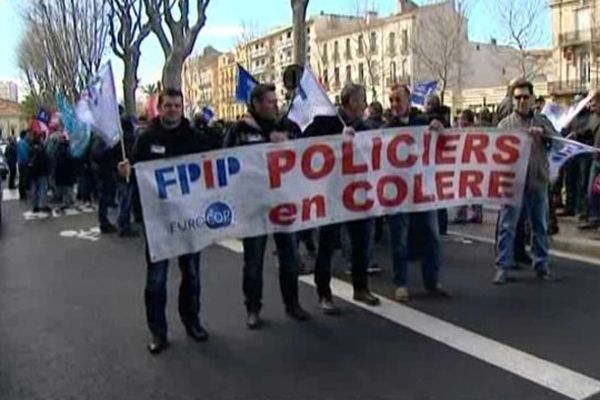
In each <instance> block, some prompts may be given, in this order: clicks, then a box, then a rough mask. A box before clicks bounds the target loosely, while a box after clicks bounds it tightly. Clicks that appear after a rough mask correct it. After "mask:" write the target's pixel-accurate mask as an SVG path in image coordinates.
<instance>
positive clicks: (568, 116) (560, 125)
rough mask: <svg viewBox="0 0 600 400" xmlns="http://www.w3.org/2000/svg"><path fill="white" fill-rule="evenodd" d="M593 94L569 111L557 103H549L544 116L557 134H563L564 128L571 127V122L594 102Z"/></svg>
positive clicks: (543, 112) (543, 110) (545, 107)
mask: <svg viewBox="0 0 600 400" xmlns="http://www.w3.org/2000/svg"><path fill="white" fill-rule="evenodd" d="M592 97H593V93H592V94H590V95H589V96H587V97H586V98H585V99H583V100H581V101H580V102H579V103H577V104H573V105H572V106H571V107H569V109H565V108H564V107H563V106H561V105H560V104H557V103H548V104H546V105H545V106H544V108H543V109H542V114H544V115H545V116H546V117H547V118H548V119H549V120H550V122H552V125H554V129H556V131H557V132H561V131H562V130H563V129H564V128H566V127H567V126H569V124H570V123H571V122H573V120H574V119H575V117H577V115H579V113H580V112H581V111H582V110H583V109H584V108H585V107H586V106H587V105H588V103H589V102H590V101H591V100H592Z"/></svg>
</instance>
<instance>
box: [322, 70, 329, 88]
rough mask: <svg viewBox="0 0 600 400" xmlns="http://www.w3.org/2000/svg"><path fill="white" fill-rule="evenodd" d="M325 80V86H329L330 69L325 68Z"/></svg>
mask: <svg viewBox="0 0 600 400" xmlns="http://www.w3.org/2000/svg"><path fill="white" fill-rule="evenodd" d="M323 82H324V83H325V87H327V88H328V87H329V71H327V69H324V70H323Z"/></svg>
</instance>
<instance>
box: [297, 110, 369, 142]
mask: <svg viewBox="0 0 600 400" xmlns="http://www.w3.org/2000/svg"><path fill="white" fill-rule="evenodd" d="M338 114H339V116H335V117H333V116H326V117H324V116H318V117H315V119H314V121H313V122H312V123H311V124H310V125H309V126H307V127H306V130H305V131H304V136H307V137H313V136H327V135H336V134H341V133H342V131H343V130H344V124H346V126H349V127H352V128H354V130H355V131H356V132H359V131H367V130H369V129H371V128H370V126H369V125H368V124H366V123H365V121H363V119H362V118H350V117H349V116H348V115H347V114H346V113H345V112H344V110H343V109H341V108H340V109H339V112H338ZM340 118H341V119H342V120H343V121H344V124H342V121H340Z"/></svg>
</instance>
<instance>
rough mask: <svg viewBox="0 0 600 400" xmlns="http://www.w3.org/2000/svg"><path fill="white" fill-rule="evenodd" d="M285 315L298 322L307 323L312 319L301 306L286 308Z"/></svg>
mask: <svg viewBox="0 0 600 400" xmlns="http://www.w3.org/2000/svg"><path fill="white" fill-rule="evenodd" d="M285 313H286V314H287V315H288V317H290V318H293V319H295V320H296V321H306V320H308V319H310V314H309V313H307V312H306V311H304V309H303V308H302V307H300V306H295V307H291V308H286V309H285Z"/></svg>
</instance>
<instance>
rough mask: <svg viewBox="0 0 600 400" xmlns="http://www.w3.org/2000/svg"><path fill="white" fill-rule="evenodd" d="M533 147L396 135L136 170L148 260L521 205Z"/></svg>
mask: <svg viewBox="0 0 600 400" xmlns="http://www.w3.org/2000/svg"><path fill="white" fill-rule="evenodd" d="M530 146H531V139H530V137H529V136H528V135H527V134H524V133H519V132H501V131H497V130H495V129H488V130H485V131H483V130H469V131H458V130H447V131H444V132H443V133H437V132H429V131H428V130H427V128H424V127H419V128H393V129H386V130H377V131H368V132H360V133H358V134H357V135H356V137H355V138H354V139H353V140H350V141H349V140H347V139H346V140H344V139H343V138H342V137H341V135H335V136H326V137H317V138H307V139H300V140H294V141H289V142H284V143H278V144H263V145H255V146H244V147H237V148H232V149H225V150H219V151H214V152H207V153H199V154H193V155H188V156H183V157H177V158H172V159H166V160H157V161H148V162H143V163H138V164H136V165H135V168H136V176H137V181H138V185H139V189H140V196H141V200H142V207H143V213H144V222H145V227H146V234H147V237H148V244H149V250H150V256H151V259H152V260H155V261H156V260H162V259H166V258H170V257H174V256H177V255H181V254H186V253H192V252H196V251H199V250H201V249H203V248H204V247H206V246H208V245H210V244H212V243H216V242H219V241H221V240H224V239H231V238H243V237H249V236H258V235H264V234H267V233H271V232H292V231H298V230H302V229H308V228H312V227H317V226H321V225H326V224H331V223H337V222H343V221H349V220H354V219H360V218H365V217H369V216H377V215H383V214H390V213H397V212H401V211H402V212H409V211H422V210H431V209H436V208H445V207H453V206H459V205H465V204H471V203H478V204H481V203H487V204H498V205H500V204H515V205H516V204H519V203H520V201H521V198H522V194H523V188H524V185H525V177H526V170H527V163H528V161H529V151H530Z"/></svg>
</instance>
